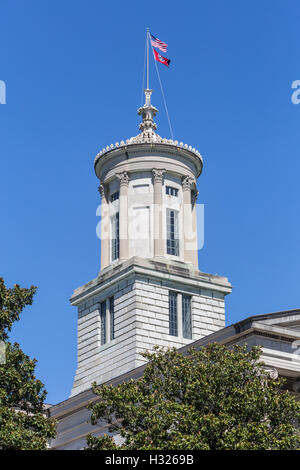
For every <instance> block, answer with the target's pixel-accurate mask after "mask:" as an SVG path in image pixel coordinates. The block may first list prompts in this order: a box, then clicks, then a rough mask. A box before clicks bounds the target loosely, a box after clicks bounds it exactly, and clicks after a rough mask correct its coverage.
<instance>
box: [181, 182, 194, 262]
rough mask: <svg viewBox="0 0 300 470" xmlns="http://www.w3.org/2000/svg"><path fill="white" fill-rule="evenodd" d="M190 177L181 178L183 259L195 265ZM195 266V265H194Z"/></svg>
mask: <svg viewBox="0 0 300 470" xmlns="http://www.w3.org/2000/svg"><path fill="white" fill-rule="evenodd" d="M192 184H193V180H192V178H190V177H189V176H185V177H183V178H182V192H183V246H184V261H185V263H192V264H193V265H195V242H194V238H195V237H194V234H193V220H192V204H191V186H192ZM196 267H197V265H196Z"/></svg>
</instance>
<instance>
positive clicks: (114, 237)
mask: <svg viewBox="0 0 300 470" xmlns="http://www.w3.org/2000/svg"><path fill="white" fill-rule="evenodd" d="M119 250H120V235H119V212H117V213H116V214H115V215H113V216H112V218H111V260H112V261H114V260H115V259H118V258H119Z"/></svg>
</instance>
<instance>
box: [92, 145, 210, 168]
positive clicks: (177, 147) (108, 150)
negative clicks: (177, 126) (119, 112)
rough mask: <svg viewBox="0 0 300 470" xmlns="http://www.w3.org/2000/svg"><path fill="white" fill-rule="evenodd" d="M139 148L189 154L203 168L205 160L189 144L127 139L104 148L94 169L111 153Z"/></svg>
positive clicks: (96, 159)
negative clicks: (100, 160)
mask: <svg viewBox="0 0 300 470" xmlns="http://www.w3.org/2000/svg"><path fill="white" fill-rule="evenodd" d="M139 148H140V149H141V148H146V149H147V150H151V151H155V150H158V151H159V150H164V151H166V152H167V151H168V150H172V149H173V150H177V152H178V151H179V152H180V151H184V152H186V153H187V154H191V155H193V156H194V157H197V160H200V163H201V168H202V165H203V159H202V156H201V154H200V152H198V150H196V149H195V148H194V147H192V146H191V145H189V146H188V145H187V144H184V143H183V142H180V143H178V141H177V140H175V141H173V140H171V139H162V138H159V139H158V140H156V141H151V142H146V141H140V142H138V141H131V139H127V140H126V142H124V141H123V140H122V141H121V142H120V143H119V142H116V143H115V144H111V145H110V146H107V147H106V148H103V149H102V150H101V151H100V152H99V153H97V155H96V157H95V160H94V167H96V165H97V163H98V161H99V159H100V158H101V159H102V158H103V157H104V156H106V155H107V154H109V153H115V152H122V151H123V152H125V151H129V150H134V149H139Z"/></svg>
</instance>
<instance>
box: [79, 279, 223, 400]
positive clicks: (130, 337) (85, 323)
mask: <svg viewBox="0 0 300 470" xmlns="http://www.w3.org/2000/svg"><path fill="white" fill-rule="evenodd" d="M170 290H173V291H176V292H178V293H183V294H188V295H191V297H192V339H185V338H183V337H177V336H170V335H169V291H170ZM112 296H113V297H114V324H115V328H114V330H115V338H114V339H113V340H112V341H110V342H108V343H106V344H105V345H101V344H100V304H101V302H103V301H104V300H106V299H107V298H109V297H112ZM224 326H225V308H224V293H223V292H218V291H216V290H210V289H203V288H197V287H195V286H189V285H187V284H186V283H180V282H178V281H177V282H174V281H171V280H170V279H168V278H166V279H161V278H157V279H156V278H155V277H154V276H153V275H152V276H142V275H137V274H135V275H131V276H129V277H128V278H127V279H125V280H122V281H121V282H117V281H116V282H115V283H114V284H113V285H110V286H109V287H107V288H103V290H102V291H101V293H100V294H96V295H93V296H91V297H90V298H89V300H87V301H85V302H82V303H79V304H78V364H77V370H76V376H75V380H74V385H73V389H72V394H71V396H74V395H76V394H78V393H80V392H82V391H84V390H87V389H89V388H90V387H91V383H92V382H93V381H96V382H97V383H98V384H100V383H104V382H107V381H108V380H111V379H112V378H114V377H117V376H119V375H121V374H124V373H126V372H128V371H130V370H132V369H134V368H136V367H138V366H140V365H142V364H143V363H144V362H145V359H144V358H143V357H141V356H140V353H141V352H143V351H145V350H151V349H152V348H153V346H154V345H159V346H175V347H176V348H179V347H181V346H184V345H186V344H189V343H192V342H193V341H195V340H197V339H200V338H202V337H203V336H206V335H209V334H211V333H213V332H215V331H217V330H219V329H221V328H223V327H224Z"/></svg>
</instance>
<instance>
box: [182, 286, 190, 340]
mask: <svg viewBox="0 0 300 470" xmlns="http://www.w3.org/2000/svg"><path fill="white" fill-rule="evenodd" d="M182 336H183V337H184V338H187V339H192V309H191V296H190V295H183V296H182Z"/></svg>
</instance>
